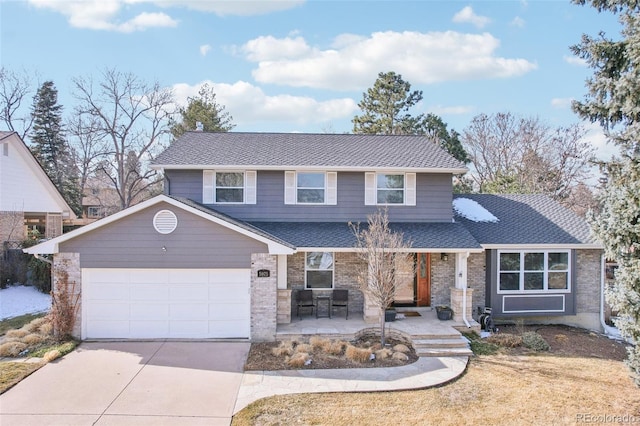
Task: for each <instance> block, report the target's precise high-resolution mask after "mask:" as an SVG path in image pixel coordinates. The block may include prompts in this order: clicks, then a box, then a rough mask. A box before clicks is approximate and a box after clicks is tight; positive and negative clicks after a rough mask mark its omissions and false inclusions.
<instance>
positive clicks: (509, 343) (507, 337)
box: [487, 333, 522, 348]
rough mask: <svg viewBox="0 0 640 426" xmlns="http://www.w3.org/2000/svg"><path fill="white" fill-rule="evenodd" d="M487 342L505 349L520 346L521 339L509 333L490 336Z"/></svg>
mask: <svg viewBox="0 0 640 426" xmlns="http://www.w3.org/2000/svg"><path fill="white" fill-rule="evenodd" d="M487 342H489V343H495V344H496V345H499V346H502V347H505V348H517V347H518V346H520V345H522V337H521V336H517V335H515V334H511V333H500V334H492V335H491V336H489V337H487Z"/></svg>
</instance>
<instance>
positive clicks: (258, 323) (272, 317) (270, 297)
mask: <svg viewBox="0 0 640 426" xmlns="http://www.w3.org/2000/svg"><path fill="white" fill-rule="evenodd" d="M260 269H267V270H269V271H270V272H271V273H270V276H269V277H268V278H258V270H260ZM277 282H278V268H277V257H276V256H273V255H269V254H267V253H253V254H252V255H251V340H252V341H273V340H275V338H276V323H277V312H278V289H277Z"/></svg>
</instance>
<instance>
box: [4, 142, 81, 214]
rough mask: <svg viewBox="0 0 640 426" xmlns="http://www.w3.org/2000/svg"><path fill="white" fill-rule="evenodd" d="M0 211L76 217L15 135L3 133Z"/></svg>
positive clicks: (25, 146)
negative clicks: (58, 214)
mask: <svg viewBox="0 0 640 426" xmlns="http://www.w3.org/2000/svg"><path fill="white" fill-rule="evenodd" d="M0 211H24V212H40V213H61V214H62V215H63V217H65V218H71V219H75V217H76V215H75V214H74V213H73V210H71V207H70V206H69V204H67V202H66V201H65V200H64V198H63V197H62V195H60V192H58V189H57V188H56V186H55V185H54V184H53V182H51V179H49V177H48V176H47V174H46V173H45V172H44V170H43V169H42V167H41V166H40V164H39V163H38V161H37V160H36V159H35V157H34V156H33V154H31V151H30V150H29V148H28V147H27V145H25V143H24V142H23V141H22V139H20V137H19V136H18V134H17V133H15V132H0Z"/></svg>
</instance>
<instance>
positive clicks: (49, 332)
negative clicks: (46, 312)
mask: <svg viewBox="0 0 640 426" xmlns="http://www.w3.org/2000/svg"><path fill="white" fill-rule="evenodd" d="M40 334H44V335H45V336H53V324H52V323H51V322H46V323H44V324H42V325H40Z"/></svg>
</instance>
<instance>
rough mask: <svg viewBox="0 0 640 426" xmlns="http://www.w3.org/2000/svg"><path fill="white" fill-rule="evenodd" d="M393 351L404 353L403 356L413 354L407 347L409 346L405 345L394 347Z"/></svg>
mask: <svg viewBox="0 0 640 426" xmlns="http://www.w3.org/2000/svg"><path fill="white" fill-rule="evenodd" d="M393 350H394V351H396V352H402V353H403V354H406V353H408V352H411V350H410V349H409V348H408V347H407V345H403V344H402V343H400V344H397V345H395V346H394V347H393Z"/></svg>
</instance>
